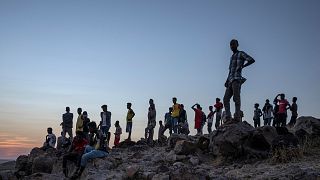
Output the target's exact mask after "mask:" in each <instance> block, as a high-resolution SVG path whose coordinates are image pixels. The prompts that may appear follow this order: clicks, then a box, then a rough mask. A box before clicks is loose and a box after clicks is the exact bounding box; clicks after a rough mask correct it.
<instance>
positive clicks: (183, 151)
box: [174, 140, 197, 155]
mask: <svg viewBox="0 0 320 180" xmlns="http://www.w3.org/2000/svg"><path fill="white" fill-rule="evenodd" d="M196 149H197V145H196V144H194V143H192V142H189V141H186V140H179V141H177V142H176V145H175V147H174V152H175V153H176V154H177V155H188V154H192V153H194V152H195V151H196Z"/></svg>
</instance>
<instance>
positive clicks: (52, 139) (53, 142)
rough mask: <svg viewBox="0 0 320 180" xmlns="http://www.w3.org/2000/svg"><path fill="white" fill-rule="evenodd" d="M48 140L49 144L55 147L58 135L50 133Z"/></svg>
mask: <svg viewBox="0 0 320 180" xmlns="http://www.w3.org/2000/svg"><path fill="white" fill-rule="evenodd" d="M46 142H48V145H49V146H51V147H53V148H54V146H55V145H56V135H54V134H48V135H47V137H46Z"/></svg>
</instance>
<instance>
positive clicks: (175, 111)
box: [171, 103, 180, 118]
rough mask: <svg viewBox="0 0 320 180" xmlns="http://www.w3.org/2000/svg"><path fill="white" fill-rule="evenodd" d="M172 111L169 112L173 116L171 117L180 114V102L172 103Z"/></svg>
mask: <svg viewBox="0 0 320 180" xmlns="http://www.w3.org/2000/svg"><path fill="white" fill-rule="evenodd" d="M172 109H173V110H172V113H171V116H172V117H173V118H176V117H179V116H180V104H178V103H177V104H174V105H173V106H172Z"/></svg>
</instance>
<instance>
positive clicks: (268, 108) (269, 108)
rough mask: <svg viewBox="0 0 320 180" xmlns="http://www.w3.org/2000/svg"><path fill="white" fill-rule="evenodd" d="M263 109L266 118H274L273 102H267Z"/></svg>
mask: <svg viewBox="0 0 320 180" xmlns="http://www.w3.org/2000/svg"><path fill="white" fill-rule="evenodd" d="M262 111H263V118H264V119H269V118H272V112H273V107H272V105H271V104H265V105H264V107H263V108H262Z"/></svg>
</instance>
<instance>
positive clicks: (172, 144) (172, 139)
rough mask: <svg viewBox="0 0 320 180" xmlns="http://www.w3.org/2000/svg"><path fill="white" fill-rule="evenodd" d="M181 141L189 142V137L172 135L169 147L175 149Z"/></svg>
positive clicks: (169, 139)
mask: <svg viewBox="0 0 320 180" xmlns="http://www.w3.org/2000/svg"><path fill="white" fill-rule="evenodd" d="M180 140H188V136H187V135H184V134H175V133H173V134H171V136H170V137H169V138H168V141H167V143H168V146H169V147H170V148H174V147H175V145H176V143H177V142H178V141H180Z"/></svg>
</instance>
